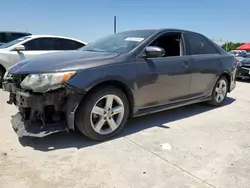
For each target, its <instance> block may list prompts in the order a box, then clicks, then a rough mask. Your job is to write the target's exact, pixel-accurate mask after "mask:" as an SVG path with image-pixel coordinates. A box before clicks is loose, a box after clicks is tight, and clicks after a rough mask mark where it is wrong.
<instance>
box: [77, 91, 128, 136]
mask: <svg viewBox="0 0 250 188" xmlns="http://www.w3.org/2000/svg"><path fill="white" fill-rule="evenodd" d="M128 114H129V105H128V100H127V98H126V95H125V94H124V93H123V92H122V91H120V90H119V89H117V88H115V87H106V88H100V89H99V90H97V91H95V92H92V93H91V94H89V95H88V96H87V97H86V99H85V100H84V101H83V103H82V104H81V105H80V106H79V109H78V112H77V114H76V126H77V128H78V129H79V130H80V132H82V133H83V134H84V135H86V136H87V137H88V138H90V139H93V140H106V139H109V138H111V137H113V136H115V135H117V134H118V133H119V132H120V131H121V130H122V128H123V127H124V124H125V123H126V121H127V118H128Z"/></svg>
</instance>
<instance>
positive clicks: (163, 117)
mask: <svg viewBox="0 0 250 188" xmlns="http://www.w3.org/2000/svg"><path fill="white" fill-rule="evenodd" d="M234 101H235V99H233V98H230V97H228V98H227V99H226V100H225V102H224V104H223V105H222V106H221V107H223V106H227V105H229V104H231V103H233V102H234ZM221 107H220V108H221ZM215 109H216V108H215V107H212V106H208V105H204V104H193V105H189V106H184V107H180V108H175V109H172V110H166V111H163V112H159V113H155V114H151V115H146V116H142V117H137V118H133V119H130V120H129V121H128V122H127V124H126V126H125V127H124V131H123V132H122V133H121V134H119V135H118V136H117V137H115V138H112V139H111V140H115V139H118V138H120V137H124V136H128V135H131V134H135V133H137V132H139V131H142V130H146V129H148V128H151V127H159V128H163V129H169V128H170V127H169V126H167V125H166V124H167V123H170V122H174V121H178V120H181V119H185V118H188V117H190V116H195V115H198V114H201V113H204V112H208V111H210V110H215ZM19 141H20V143H21V144H22V145H23V146H28V147H32V148H33V149H35V150H39V151H44V152H47V151H51V150H59V149H66V148H77V149H81V148H85V147H89V146H93V145H96V144H99V143H103V142H97V141H92V140H89V139H88V138H86V137H85V136H83V135H82V134H81V133H79V132H70V133H66V132H61V133H55V134H52V135H49V136H46V137H43V138H32V137H23V138H19ZM108 141H110V140H108ZM108 141H105V142H108Z"/></svg>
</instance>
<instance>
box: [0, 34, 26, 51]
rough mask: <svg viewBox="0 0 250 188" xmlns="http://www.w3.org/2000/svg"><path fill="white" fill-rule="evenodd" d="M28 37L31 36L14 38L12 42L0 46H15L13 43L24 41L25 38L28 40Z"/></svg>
mask: <svg viewBox="0 0 250 188" xmlns="http://www.w3.org/2000/svg"><path fill="white" fill-rule="evenodd" d="M28 38H30V37H22V38H19V39H16V40H13V41H11V42H8V43H5V44H3V45H1V46H0V49H3V48H8V47H10V46H13V45H15V44H17V43H19V42H22V41H24V40H26V39H28Z"/></svg>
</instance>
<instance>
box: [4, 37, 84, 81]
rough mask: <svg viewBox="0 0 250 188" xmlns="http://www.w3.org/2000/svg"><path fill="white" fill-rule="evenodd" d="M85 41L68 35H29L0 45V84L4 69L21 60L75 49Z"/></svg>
mask: <svg viewBox="0 0 250 188" xmlns="http://www.w3.org/2000/svg"><path fill="white" fill-rule="evenodd" d="M86 44H87V43H86V42H83V41H80V40H77V39H73V38H68V37H61V36H53V35H30V36H25V37H21V38H18V39H16V40H13V41H11V42H8V43H5V44H3V45H1V46H0V85H1V83H2V79H3V76H4V74H5V72H6V70H7V69H8V68H9V67H11V66H12V65H14V64H16V63H18V62H19V61H21V60H24V59H27V58H31V57H34V56H37V55H41V54H47V53H52V52H59V51H65V50H77V49H79V48H81V47H83V46H85V45H86Z"/></svg>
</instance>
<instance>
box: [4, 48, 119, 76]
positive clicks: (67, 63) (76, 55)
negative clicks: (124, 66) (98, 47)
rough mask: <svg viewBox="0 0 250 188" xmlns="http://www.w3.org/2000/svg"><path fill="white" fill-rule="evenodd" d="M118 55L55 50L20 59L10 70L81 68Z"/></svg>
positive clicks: (102, 62)
mask: <svg viewBox="0 0 250 188" xmlns="http://www.w3.org/2000/svg"><path fill="white" fill-rule="evenodd" d="M118 55H119V54H114V53H106V52H93V51H82V50H74V51H66V52H55V53H50V54H44V55H38V56H35V57H33V58H29V59H25V60H23V61H20V62H19V63H17V64H16V65H14V66H13V67H11V68H10V69H9V70H8V72H9V73H11V74H25V73H46V72H59V71H71V70H80V69H86V68H91V67H96V66H98V65H100V64H105V63H108V61H106V62H105V60H109V59H113V58H115V57H117V56H118Z"/></svg>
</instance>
